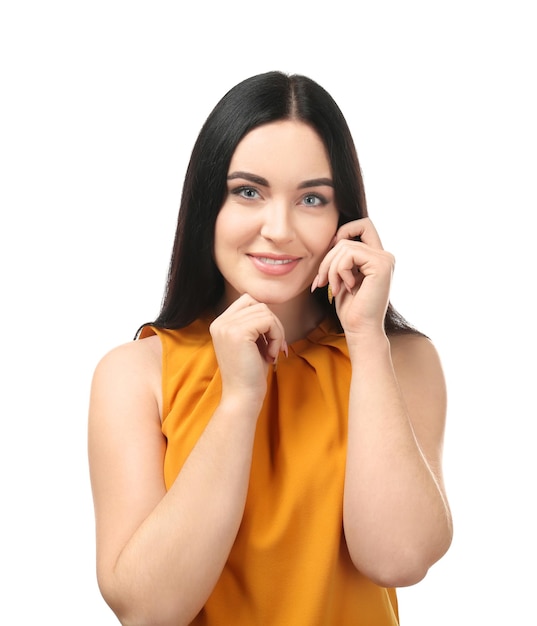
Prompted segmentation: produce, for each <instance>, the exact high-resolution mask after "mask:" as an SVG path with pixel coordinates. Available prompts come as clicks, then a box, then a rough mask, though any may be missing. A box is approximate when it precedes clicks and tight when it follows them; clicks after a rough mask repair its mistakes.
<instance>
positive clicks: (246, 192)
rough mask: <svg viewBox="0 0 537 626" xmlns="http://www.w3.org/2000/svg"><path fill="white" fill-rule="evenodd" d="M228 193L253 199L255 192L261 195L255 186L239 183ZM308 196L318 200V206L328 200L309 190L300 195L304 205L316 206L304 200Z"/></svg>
mask: <svg viewBox="0 0 537 626" xmlns="http://www.w3.org/2000/svg"><path fill="white" fill-rule="evenodd" d="M230 193H232V194H233V195H236V196H240V195H242V197H244V198H246V199H253V198H254V197H255V195H256V194H257V195H261V194H260V192H259V190H258V189H256V188H255V187H252V186H251V185H240V186H239V187H234V188H233V189H231V190H230ZM308 198H315V199H316V200H318V201H319V203H320V206H325V205H327V204H328V202H329V200H328V199H327V198H326V196H324V195H323V194H321V193H318V192H315V193H313V192H311V193H306V194H304V196H303V197H302V201H303V202H304V204H305V205H306V206H316V205H314V204H311V203H309V202H305V200H306V199H308Z"/></svg>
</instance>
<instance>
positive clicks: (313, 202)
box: [302, 194, 327, 206]
mask: <svg viewBox="0 0 537 626" xmlns="http://www.w3.org/2000/svg"><path fill="white" fill-rule="evenodd" d="M302 201H303V202H304V204H305V205H306V206H324V205H325V204H327V200H326V198H324V197H323V196H319V195H317V194H308V195H307V196H304V198H303V199H302Z"/></svg>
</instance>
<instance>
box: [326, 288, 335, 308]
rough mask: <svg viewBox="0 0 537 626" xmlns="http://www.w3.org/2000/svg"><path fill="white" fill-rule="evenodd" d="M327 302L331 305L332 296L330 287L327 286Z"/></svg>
mask: <svg viewBox="0 0 537 626" xmlns="http://www.w3.org/2000/svg"><path fill="white" fill-rule="evenodd" d="M327 291H328V302H329V303H330V304H332V300H333V299H334V294H333V293H332V287H331V286H330V285H328V290H327Z"/></svg>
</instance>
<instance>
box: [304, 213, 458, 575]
mask: <svg viewBox="0 0 537 626" xmlns="http://www.w3.org/2000/svg"><path fill="white" fill-rule="evenodd" d="M356 236H359V237H360V240H359V241H355V240H354V238H355V237H356ZM336 239H337V243H336V245H335V246H334V248H333V249H332V250H331V251H330V252H329V253H328V254H327V256H326V258H325V259H324V260H323V262H322V263H321V266H320V269H319V276H318V280H317V281H316V283H315V284H316V285H323V284H326V283H327V282H329V283H330V285H331V287H332V291H333V293H334V295H335V297H336V307H337V312H338V315H339V318H340V320H341V323H342V326H343V329H344V331H345V336H346V339H347V345H348V347H349V355H350V358H351V363H352V379H351V388H350V394H349V434H348V453H347V466H346V478H345V491H344V513H343V523H344V529H345V537H346V540H347V545H348V548H349V553H350V555H351V558H352V560H353V562H354V564H355V566H356V567H357V568H358V569H359V570H360V571H361V572H362V573H364V574H365V575H366V576H368V577H369V578H371V579H372V580H373V581H375V582H377V583H378V584H381V585H384V586H390V587H399V586H404V585H411V584H414V583H415V582H418V581H419V580H421V579H422V578H423V577H424V576H425V574H426V572H427V570H428V568H429V567H430V566H431V565H432V564H433V563H434V562H435V561H437V560H438V559H439V558H440V557H441V556H442V555H443V554H444V553H445V552H446V550H447V549H448V547H449V545H450V543H451V537H452V524H451V515H450V511H449V507H448V504H447V498H446V495H445V490H444V486H443V480H442V470H441V467H442V445H443V436H444V425H445V417H446V389H445V381H444V376H443V372H442V368H441V365H440V360H439V358H438V355H437V352H436V350H435V348H434V346H433V344H432V343H431V342H430V341H429V340H428V339H426V338H424V337H420V336H417V335H399V336H393V337H391V338H390V340H389V339H388V337H387V336H386V334H385V331H384V316H385V313H386V308H387V306H388V302H389V292H390V285H391V277H392V273H393V267H394V259H393V256H392V255H391V254H389V253H388V252H386V251H384V250H383V248H382V245H381V242H380V239H379V237H378V234H377V232H376V230H375V228H374V226H373V225H372V223H371V222H370V220H369V219H368V218H365V219H362V220H357V221H355V222H350V223H348V224H345V225H344V226H342V227H341V228H340V229H339V230H338V233H337V237H336Z"/></svg>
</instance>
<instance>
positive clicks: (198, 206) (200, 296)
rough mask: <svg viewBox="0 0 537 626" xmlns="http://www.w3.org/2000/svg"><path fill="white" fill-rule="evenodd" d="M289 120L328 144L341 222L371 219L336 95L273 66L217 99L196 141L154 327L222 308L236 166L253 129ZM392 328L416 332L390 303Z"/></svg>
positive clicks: (322, 295)
mask: <svg viewBox="0 0 537 626" xmlns="http://www.w3.org/2000/svg"><path fill="white" fill-rule="evenodd" d="M286 119H292V120H299V121H302V122H305V123H307V124H309V125H310V126H311V127H312V128H313V129H314V130H315V131H316V132H317V133H318V134H319V136H320V137H321V139H322V141H323V142H324V144H325V146H326V150H327V152H328V157H329V160H330V165H331V169H332V178H333V183H334V196H335V202H336V206H337V207H338V209H339V212H340V219H339V225H341V224H344V223H346V222H349V221H352V220H356V219H359V218H362V217H366V216H367V205H366V198H365V191H364V185H363V180H362V174H361V169H360V164H359V162H358V156H357V153H356V148H355V145H354V141H353V139H352V136H351V133H350V130H349V128H348V125H347V122H346V120H345V118H344V116H343V114H342V112H341V110H340V108H339V107H338V105H337V104H336V102H335V101H334V99H333V98H332V96H331V95H330V94H329V93H328V92H327V91H326V90H325V89H324V88H323V87H321V86H320V85H319V84H318V83H316V82H315V81H313V80H312V79H310V78H308V77H306V76H301V75H298V74H292V75H288V74H285V73H283V72H277V71H274V72H267V73H264V74H259V75H257V76H252V77H251V78H247V79H246V80H243V81H242V82H240V83H239V84H237V85H236V86H235V87H233V88H232V89H231V90H230V91H228V92H227V93H226V94H225V96H224V97H223V98H222V99H221V100H220V101H219V102H218V104H217V105H216V106H215V108H214V109H213V111H212V112H211V113H210V115H209V117H208V118H207V120H206V121H205V124H204V125H203V127H202V129H201V131H200V133H199V135H198V138H197V140H196V143H195V144H194V148H193V150H192V155H191V157H190V162H189V165H188V168H187V171H186V175H185V180H184V185H183V192H182V196H181V204H180V208H179V216H178V220H177V229H176V232H175V239H174V244H173V251H172V256H171V261H170V266H169V271H168V278H167V284H166V289H165V293H164V298H163V301H162V306H161V310H160V313H159V315H158V317H157V318H156V320H155V321H154V322H151V325H153V326H156V327H159V328H183V327H185V326H188V324H190V323H191V322H193V321H194V320H195V319H197V318H198V317H199V316H200V315H202V314H204V313H206V312H207V311H209V310H214V309H215V307H216V305H217V303H218V302H219V300H220V299H221V297H222V295H223V293H224V280H223V278H222V275H221V274H220V272H219V270H218V268H217V267H216V264H215V262H214V259H213V246H214V229H215V222H216V217H217V215H218V212H219V211H220V207H221V206H222V204H223V202H224V198H225V194H226V189H227V182H226V179H227V174H228V168H229V163H230V161H231V158H232V156H233V153H234V152H235V149H236V147H237V145H238V143H239V142H240V141H241V139H242V138H243V137H244V136H245V135H246V134H247V133H248V132H249V131H251V130H252V129H254V128H256V127H257V126H260V125H262V124H267V123H269V122H275V121H278V120H286ZM314 295H315V297H317V298H319V301H320V302H321V303H322V306H323V307H324V308H325V309H326V312H327V314H328V315H332V316H333V318H334V321H335V322H336V323H337V324H338V325H339V320H338V319H337V315H336V313H335V307H334V306H330V305H329V304H328V298H327V294H326V288H325V289H317V290H316V292H315V294H314ZM146 325H147V324H144V326H146ZM339 328H340V329H341V326H340V325H339ZM385 328H386V331H387V332H389V333H394V332H414V329H413V328H412V327H411V326H410V325H409V324H408V323H407V322H406V321H405V319H404V318H403V317H402V316H401V315H400V314H399V313H397V311H396V310H395V309H394V308H393V306H392V305H391V303H390V305H389V307H388V311H387V313H386V318H385ZM138 332H139V331H138ZM137 334H138V333H137Z"/></svg>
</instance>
